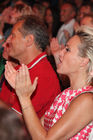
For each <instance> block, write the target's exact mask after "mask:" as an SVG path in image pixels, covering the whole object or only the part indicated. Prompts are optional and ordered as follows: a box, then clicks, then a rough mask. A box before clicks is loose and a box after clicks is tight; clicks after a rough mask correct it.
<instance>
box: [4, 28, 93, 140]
mask: <svg viewBox="0 0 93 140" xmlns="http://www.w3.org/2000/svg"><path fill="white" fill-rule="evenodd" d="M59 60H60V63H59V64H58V67H57V72H58V73H61V74H66V75H68V76H69V78H70V84H71V86H70V88H68V89H65V90H64V91H63V92H62V93H61V94H60V95H58V96H57V97H56V98H55V100H54V102H53V104H52V106H51V107H50V109H49V110H48V111H46V113H45V115H44V118H43V119H42V125H43V126H42V125H41V123H40V121H39V119H38V117H37V115H36V113H35V111H34V108H33V105H32V103H31V100H30V96H32V94H33V92H34V91H35V90H36V86H37V83H38V82H37V79H38V80H39V78H38V77H36V78H35V80H34V83H33V84H32V82H31V80H30V76H29V71H28V68H27V66H26V65H24V64H23V65H22V67H21V68H20V70H19V72H17V75H16V80H15V84H16V86H15V89H16V94H17V96H18V98H19V101H20V103H21V107H22V111H23V114H24V119H25V122H26V125H27V128H28V130H29V133H30V135H31V136H32V139H33V140H46V139H48V140H54V139H62V140H67V139H70V140H72V139H79V140H80V139H89V136H90V133H91V130H92V129H93V123H92V121H93V75H92V72H93V28H91V27H81V28H80V29H79V30H78V32H77V33H76V35H74V36H73V37H72V38H71V39H70V40H69V41H68V42H67V44H66V47H65V48H64V49H63V50H61V51H60V52H59ZM10 66H11V65H10V64H9V63H7V66H6V75H7V74H9V73H10V74H9V75H10V76H11V70H9V69H10V68H11V67H10ZM12 68H13V67H12ZM9 71H10V72H9ZM12 72H13V71H12ZM7 80H8V82H9V81H10V79H9V78H8V79H7ZM9 83H10V82H9Z"/></svg>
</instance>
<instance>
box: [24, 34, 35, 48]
mask: <svg viewBox="0 0 93 140" xmlns="http://www.w3.org/2000/svg"><path fill="white" fill-rule="evenodd" d="M25 39H26V45H27V47H30V46H32V44H33V43H34V36H33V35H27V36H26V38H25Z"/></svg>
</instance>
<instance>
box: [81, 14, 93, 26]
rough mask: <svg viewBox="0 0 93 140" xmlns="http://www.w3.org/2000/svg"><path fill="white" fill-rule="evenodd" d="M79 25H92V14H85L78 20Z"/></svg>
mask: <svg viewBox="0 0 93 140" xmlns="http://www.w3.org/2000/svg"><path fill="white" fill-rule="evenodd" d="M80 25H86V26H90V27H93V14H87V15H85V16H84V17H83V18H82V20H81V21H80Z"/></svg>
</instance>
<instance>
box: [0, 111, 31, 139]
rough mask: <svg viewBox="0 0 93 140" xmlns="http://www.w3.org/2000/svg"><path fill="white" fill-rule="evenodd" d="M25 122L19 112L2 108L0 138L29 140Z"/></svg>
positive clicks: (0, 113)
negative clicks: (18, 114)
mask: <svg viewBox="0 0 93 140" xmlns="http://www.w3.org/2000/svg"><path fill="white" fill-rule="evenodd" d="M28 139H29V138H28V136H27V133H26V130H25V128H24V124H23V122H22V121H21V120H20V118H19V117H18V116H17V114H16V113H15V112H14V111H12V110H8V109H5V108H0V140H28Z"/></svg>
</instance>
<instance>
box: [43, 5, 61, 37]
mask: <svg viewBox="0 0 93 140" xmlns="http://www.w3.org/2000/svg"><path fill="white" fill-rule="evenodd" d="M44 19H45V24H46V25H47V27H48V33H49V36H50V38H51V37H56V35H57V32H58V29H59V26H60V15H59V11H58V10H56V9H54V8H52V7H48V8H46V11H45V18H44Z"/></svg>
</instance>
